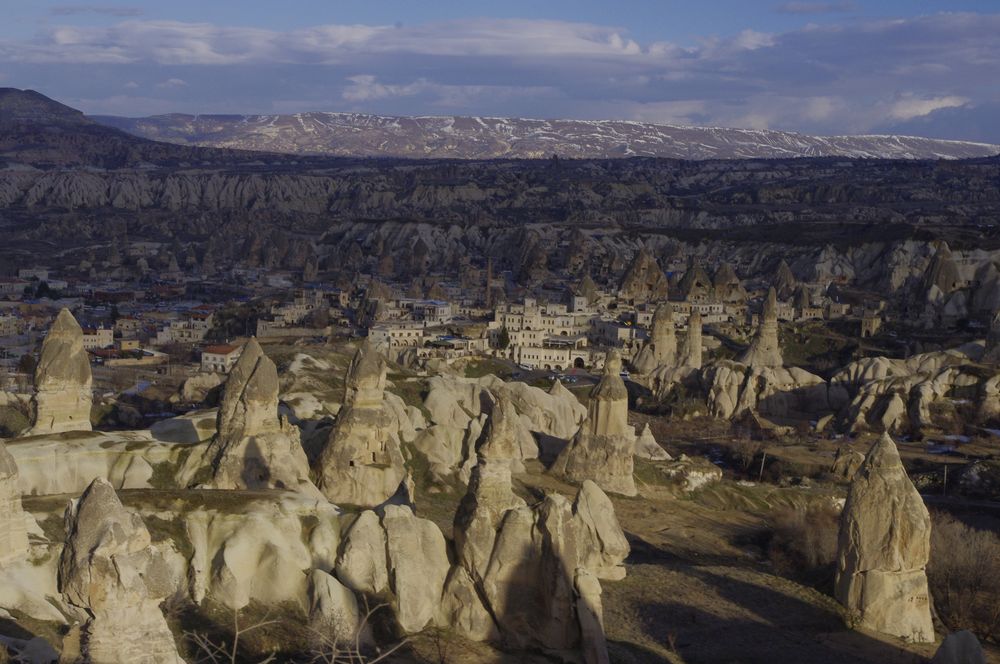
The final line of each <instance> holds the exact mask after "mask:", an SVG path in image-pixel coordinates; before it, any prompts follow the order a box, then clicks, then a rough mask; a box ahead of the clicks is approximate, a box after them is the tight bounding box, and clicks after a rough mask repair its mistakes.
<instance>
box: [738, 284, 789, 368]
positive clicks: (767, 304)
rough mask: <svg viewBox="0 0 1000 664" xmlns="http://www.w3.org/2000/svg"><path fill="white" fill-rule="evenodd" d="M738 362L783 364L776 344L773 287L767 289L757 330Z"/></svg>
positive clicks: (776, 304) (775, 307) (752, 364)
mask: <svg viewBox="0 0 1000 664" xmlns="http://www.w3.org/2000/svg"><path fill="white" fill-rule="evenodd" d="M739 362H740V363H741V364H746V365H747V366H751V367H780V366H781V365H782V364H783V361H782V359H781V347H780V346H779V345H778V301H777V295H776V294H775V290H774V288H773V287H772V288H770V289H768V291H767V298H766V299H765V300H764V308H763V310H762V311H761V314H760V324H759V325H758V326H757V332H756V333H755V334H754V337H753V339H752V340H751V341H750V347H749V348H747V350H746V351H745V352H744V353H743V355H741V356H740V358H739Z"/></svg>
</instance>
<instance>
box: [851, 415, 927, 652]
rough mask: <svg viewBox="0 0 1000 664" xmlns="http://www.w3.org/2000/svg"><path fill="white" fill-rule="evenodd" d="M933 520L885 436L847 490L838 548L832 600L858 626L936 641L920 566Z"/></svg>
mask: <svg viewBox="0 0 1000 664" xmlns="http://www.w3.org/2000/svg"><path fill="white" fill-rule="evenodd" d="M930 535H931V520H930V515H929V514H928V512H927V508H926V507H925V506H924V502H923V499H922V498H921V497H920V494H919V493H918V492H917V490H916V488H915V487H914V486H913V483H912V482H911V481H910V479H909V477H907V475H906V470H905V469H904V468H903V463H902V461H901V460H900V457H899V451H898V450H897V449H896V444H895V443H894V442H893V441H892V438H890V437H889V436H888V435H883V436H882V438H881V439H879V441H878V442H877V443H875V445H873V446H872V449H871V451H869V452H868V456H867V457H866V458H865V462H864V464H862V466H861V468H860V469H859V470H858V471H857V473H856V474H855V476H854V480H853V481H852V482H851V487H850V489H849V491H848V493H847V502H846V504H845V505H844V511H843V513H842V514H841V518H840V536H839V539H838V546H837V580H836V585H835V595H836V597H837V600H838V601H839V602H840V603H841V604H843V605H844V607H845V608H846V609H847V610H848V612H850V613H851V615H852V616H853V617H854V619H855V620H856V624H857V625H859V626H861V627H864V628H866V629H871V630H873V631H876V632H883V633H886V634H892V635H894V636H898V637H900V638H905V639H907V640H910V641H916V642H925V641H933V640H934V626H933V624H932V622H931V613H930V596H929V592H928V589H927V575H926V572H925V568H926V566H927V560H928V558H929V556H930Z"/></svg>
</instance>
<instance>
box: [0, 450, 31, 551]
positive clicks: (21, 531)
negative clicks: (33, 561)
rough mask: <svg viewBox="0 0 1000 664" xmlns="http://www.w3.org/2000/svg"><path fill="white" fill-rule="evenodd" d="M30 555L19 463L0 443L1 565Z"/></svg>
mask: <svg viewBox="0 0 1000 664" xmlns="http://www.w3.org/2000/svg"><path fill="white" fill-rule="evenodd" d="M27 553H28V531H27V525H26V522H25V514H24V509H23V508H22V507H21V487H20V484H19V479H18V472H17V463H16V462H15V461H14V457H12V456H11V455H10V452H8V451H7V446H6V445H4V444H3V443H2V442H0V564H3V563H9V562H11V561H14V560H17V559H19V558H22V557H24V556H25V555H26V554H27Z"/></svg>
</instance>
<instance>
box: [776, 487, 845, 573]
mask: <svg viewBox="0 0 1000 664" xmlns="http://www.w3.org/2000/svg"><path fill="white" fill-rule="evenodd" d="M771 523H772V535H771V541H770V542H769V544H768V547H767V555H768V558H769V559H770V560H771V562H772V564H774V567H775V569H776V570H777V571H778V573H780V574H783V575H785V576H788V577H791V578H794V579H796V580H799V581H802V582H804V583H808V584H809V585H811V586H814V587H816V588H820V589H822V590H825V591H827V592H830V591H832V590H833V577H834V572H835V564H836V561H837V533H838V531H839V528H840V514H839V512H838V511H837V509H836V508H835V507H834V506H833V505H830V504H815V505H810V506H809V507H806V508H801V507H799V508H785V509H781V510H776V511H775V512H773V513H772V516H771Z"/></svg>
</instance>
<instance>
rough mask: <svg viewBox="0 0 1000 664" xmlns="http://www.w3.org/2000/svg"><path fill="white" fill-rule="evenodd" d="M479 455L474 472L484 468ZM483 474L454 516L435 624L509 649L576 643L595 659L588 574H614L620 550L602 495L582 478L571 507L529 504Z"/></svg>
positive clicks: (596, 608)
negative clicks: (451, 563) (453, 554)
mask: <svg viewBox="0 0 1000 664" xmlns="http://www.w3.org/2000/svg"><path fill="white" fill-rule="evenodd" d="M500 460H502V459H500ZM483 461H484V460H483V459H482V457H481V460H480V466H478V467H477V473H478V472H481V471H482V469H483V468H489V464H488V463H487V464H484V463H483ZM501 468H503V466H501ZM490 480H491V484H490V485H487V484H486V482H485V481H482V480H480V481H478V483H476V482H473V483H472V484H470V487H469V492H468V493H467V494H466V496H465V498H464V499H463V501H462V505H461V507H460V508H459V512H458V514H456V518H455V542H456V551H457V553H458V556H457V558H458V560H457V564H456V566H455V567H454V568H452V571H451V572H450V573H449V576H448V581H447V584H446V586H445V591H444V597H443V600H442V608H441V609H440V610H439V612H438V621H439V624H441V625H442V626H450V627H452V628H454V629H457V630H458V631H460V632H461V633H463V634H464V635H466V636H467V637H468V638H472V639H476V640H498V639H499V640H502V641H503V642H504V643H505V644H506V645H508V646H509V647H514V648H541V649H544V650H546V651H557V652H579V651H580V650H581V648H582V649H583V650H584V651H585V652H590V653H593V656H594V657H597V659H594V660H592V661H604V660H602V659H600V657H602V656H603V657H605V658H606V656H607V655H606V647H605V644H604V641H603V628H602V612H601V605H600V585H599V583H598V582H597V578H609V579H621V578H623V577H624V575H625V569H624V567H623V566H622V562H623V561H624V560H625V558H626V557H627V556H628V554H629V545H628V542H627V540H626V539H625V536H624V533H623V532H622V530H621V527H620V526H619V524H618V520H617V518H616V517H615V513H614V507H613V505H612V504H611V501H610V500H609V499H608V497H607V496H606V495H605V494H604V492H603V491H601V489H600V488H599V487H598V486H597V485H596V484H594V483H593V482H590V481H587V482H584V484H583V487H582V488H581V489H580V491H579V492H578V494H577V496H576V500H575V502H574V503H573V504H572V505H571V504H570V502H569V501H568V500H567V499H566V498H564V497H562V496H560V495H558V494H553V495H548V496H546V498H545V500H544V501H542V503H541V504H540V505H539V506H538V507H536V508H534V509H533V508H530V507H528V506H526V505H525V504H524V501H522V500H521V499H519V498H517V497H515V496H514V495H513V494H512V492H511V491H510V479H509V475H503V476H502V477H501V476H494V477H492V478H490ZM487 486H492V491H487V490H486V488H487ZM581 578H582V579H583V581H582V582H580V579H581ZM590 657H591V655H588V661H591V659H590Z"/></svg>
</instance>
